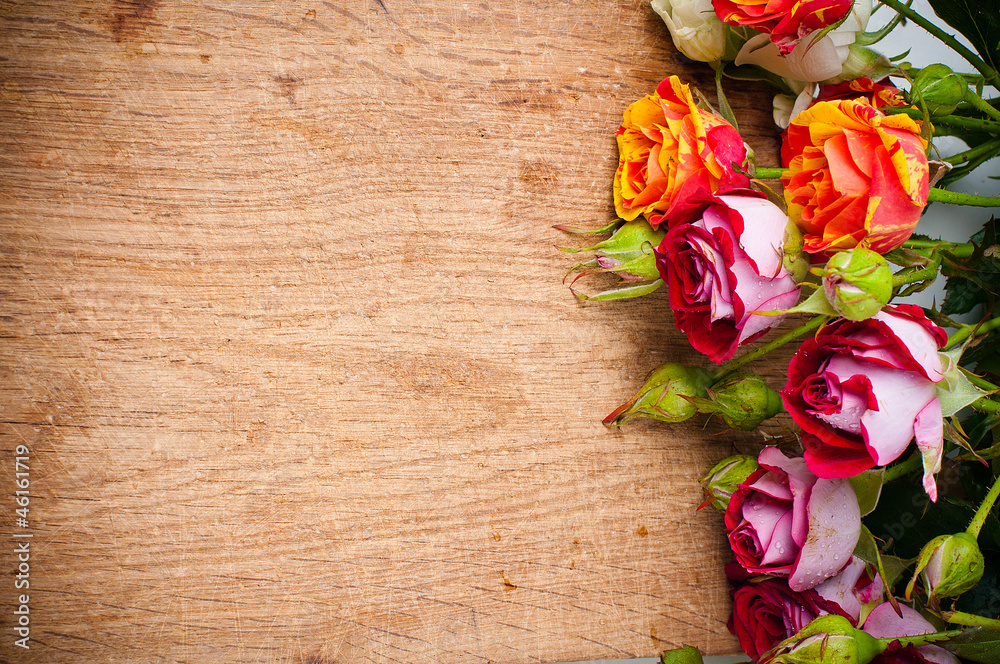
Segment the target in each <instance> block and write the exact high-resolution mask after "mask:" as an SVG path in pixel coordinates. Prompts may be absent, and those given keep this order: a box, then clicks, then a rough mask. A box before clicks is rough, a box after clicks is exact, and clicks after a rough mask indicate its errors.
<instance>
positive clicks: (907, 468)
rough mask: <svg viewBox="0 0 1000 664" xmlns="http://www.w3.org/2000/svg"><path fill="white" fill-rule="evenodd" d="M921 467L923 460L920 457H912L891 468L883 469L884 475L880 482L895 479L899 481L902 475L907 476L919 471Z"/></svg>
mask: <svg viewBox="0 0 1000 664" xmlns="http://www.w3.org/2000/svg"><path fill="white" fill-rule="evenodd" d="M922 467H923V459H922V458H921V457H920V456H912V457H910V458H909V459H907V460H906V461H903V462H901V463H897V464H896V465H895V466H891V467H889V468H886V469H885V475H883V476H882V482H883V483H884V482H891V481H893V480H895V479H899V478H900V477H902V476H904V475H909V474H910V473H912V472H913V471H915V470H919V469H920V468H922Z"/></svg>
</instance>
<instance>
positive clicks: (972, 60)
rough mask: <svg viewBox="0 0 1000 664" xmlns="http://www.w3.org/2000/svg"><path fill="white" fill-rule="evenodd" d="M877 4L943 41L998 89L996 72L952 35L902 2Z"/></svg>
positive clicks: (999, 81)
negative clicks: (893, 11) (888, 8)
mask: <svg viewBox="0 0 1000 664" xmlns="http://www.w3.org/2000/svg"><path fill="white" fill-rule="evenodd" d="M879 2H881V3H882V4H883V5H885V6H886V7H890V8H892V9H894V10H895V11H896V12H897V13H899V14H902V15H903V16H905V17H906V18H908V19H910V20H911V21H913V22H914V23H916V24H917V25H919V26H920V27H921V28H923V29H924V30H926V31H927V32H929V33H931V34H932V35H934V36H935V37H937V38H938V39H940V40H941V41H943V42H944V43H945V44H946V45H947V46H948V47H949V48H951V50H953V51H955V52H956V53H958V54H959V55H960V56H962V57H963V58H965V59H966V60H968V62H969V64H971V65H972V66H973V67H975V68H976V69H978V70H979V71H980V72H981V73H982V75H983V76H985V77H986V80H987V82H989V83H991V84H992V85H994V86H996V87H1000V76H998V75H997V72H996V70H995V69H993V68H992V67H990V66H989V65H988V64H986V63H985V62H983V61H982V59H981V58H980V57H979V56H978V55H976V54H975V53H973V52H972V51H970V50H969V49H967V48H966V47H965V46H963V45H962V44H960V43H959V42H958V40H957V39H955V38H954V37H953V36H952V35H949V34H948V33H947V32H945V31H944V30H942V29H941V28H939V27H938V26H936V25H934V24H933V23H931V21H929V20H928V19H926V18H924V17H923V16H921V15H920V14H919V13H917V12H916V11H914V10H913V9H910V8H909V7H907V6H906V5H904V4H903V3H902V2H899V0H879Z"/></svg>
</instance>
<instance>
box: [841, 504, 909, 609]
mask: <svg viewBox="0 0 1000 664" xmlns="http://www.w3.org/2000/svg"><path fill="white" fill-rule="evenodd" d="M853 553H854V555H855V556H857V557H858V558H860V559H861V560H863V561H865V562H866V563H868V564H870V565H874V566H875V571H876V572H877V573H878V575H879V577H880V578H881V579H882V583H883V584H884V585H885V587H886V589H887V590H889V593H888V595H887V596H888V598H889V603H890V604H891V605H892V608H894V609H895V610H896V611H897V612H898V611H899V606H898V603H897V602H896V598H895V596H894V595H893V593H892V587H893V586H894V585H895V584H896V581H897V580H898V579H899V577H900V575H901V574H902V573H903V570H905V569H906V568H907V567H908V563H907V562H906V561H903V560H901V559H899V558H896V557H895V556H883V555H882V553H881V552H880V551H879V549H878V543H877V542H876V541H875V537H874V536H873V535H872V532H871V531H870V530H868V527H867V526H865V525H864V524H862V525H861V536H860V537H858V543H857V545H856V546H855V547H854V552H853Z"/></svg>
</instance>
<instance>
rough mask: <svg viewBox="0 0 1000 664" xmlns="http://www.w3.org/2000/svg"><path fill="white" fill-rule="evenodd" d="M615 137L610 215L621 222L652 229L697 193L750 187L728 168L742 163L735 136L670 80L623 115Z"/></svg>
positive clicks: (682, 86) (743, 153)
mask: <svg viewBox="0 0 1000 664" xmlns="http://www.w3.org/2000/svg"><path fill="white" fill-rule="evenodd" d="M617 137H618V154H619V161H618V171H617V172H616V173H615V179H614V196H615V211H616V212H617V213H618V216H619V217H621V218H622V219H625V220H626V221H631V220H633V219H635V218H636V217H638V216H639V215H643V216H644V217H645V218H646V220H647V221H648V222H649V224H650V225H651V226H652V227H653V228H654V229H655V228H656V227H657V226H658V225H659V224H660V223H661V222H663V221H664V220H665V219H669V218H671V217H672V216H673V215H674V214H677V213H678V212H680V211H682V210H683V209H684V208H685V207H686V206H687V205H688V199H689V198H691V196H693V195H694V194H695V193H696V192H697V191H698V190H700V189H705V190H707V191H712V192H714V191H725V190H727V189H732V188H743V187H749V186H750V179H749V177H747V176H746V175H744V174H743V173H741V172H739V171H737V170H735V169H734V168H733V165H734V164H735V165H737V166H741V167H743V166H745V163H746V160H747V152H746V146H745V145H744V143H743V139H742V138H741V137H740V134H739V132H737V131H736V129H734V128H733V126H732V125H730V124H729V123H728V122H726V121H725V120H723V119H722V118H720V117H718V116H717V115H714V114H712V113H710V112H708V111H706V110H704V109H701V108H699V107H698V105H697V104H696V103H695V101H694V97H693V96H692V95H691V90H690V89H689V87H688V86H687V85H685V84H683V83H681V81H680V79H679V78H677V77H676V76H671V77H670V78H668V79H665V80H664V81H662V82H661V83H660V84H659V86H657V88H656V93H655V94H653V95H647V96H645V97H643V98H642V99H640V100H638V101H636V102H635V103H633V104H632V105H630V106H629V107H628V108H627V109H626V110H625V114H624V118H623V121H622V126H621V127H620V128H619V129H618V132H617Z"/></svg>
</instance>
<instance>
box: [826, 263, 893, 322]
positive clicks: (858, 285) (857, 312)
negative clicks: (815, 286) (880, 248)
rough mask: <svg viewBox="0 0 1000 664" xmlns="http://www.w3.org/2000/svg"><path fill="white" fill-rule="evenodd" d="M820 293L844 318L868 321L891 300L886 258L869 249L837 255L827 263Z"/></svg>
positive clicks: (890, 275)
mask: <svg viewBox="0 0 1000 664" xmlns="http://www.w3.org/2000/svg"><path fill="white" fill-rule="evenodd" d="M823 293H824V294H825V295H826V299H827V300H828V301H829V302H830V305H831V306H832V307H833V308H834V310H835V311H836V312H837V313H838V314H840V315H841V316H843V317H844V318H847V319H848V320H855V321H857V320H864V319H865V318H871V317H872V316H874V315H875V314H877V313H878V312H879V310H881V309H882V307H884V306H885V305H886V304H888V303H889V298H891V297H892V270H890V269H889V263H888V262H886V260H885V258H883V257H882V255H881V254H879V253H876V252H874V251H872V250H871V249H867V248H865V247H855V248H854V249H850V250H848V251H840V252H838V253H836V254H834V255H833V256H831V257H830V260H829V261H827V263H826V268H825V273H824V274H823Z"/></svg>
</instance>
